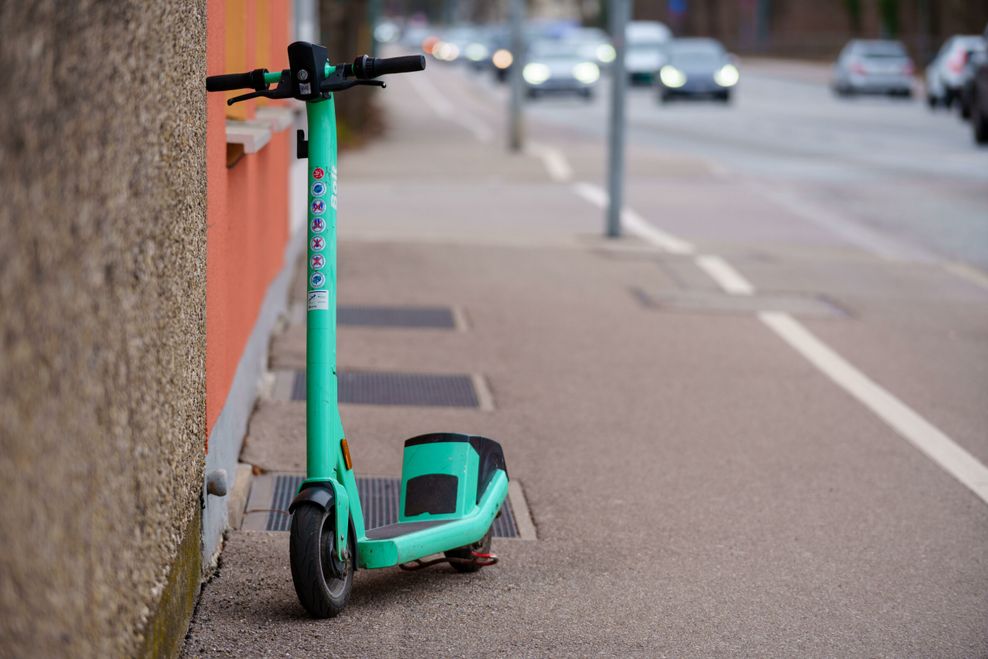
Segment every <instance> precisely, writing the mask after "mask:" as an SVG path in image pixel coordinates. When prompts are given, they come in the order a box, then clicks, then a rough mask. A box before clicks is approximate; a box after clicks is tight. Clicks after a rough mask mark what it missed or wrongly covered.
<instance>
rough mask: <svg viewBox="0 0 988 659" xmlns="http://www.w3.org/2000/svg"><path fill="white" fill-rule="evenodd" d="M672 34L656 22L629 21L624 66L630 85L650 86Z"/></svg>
mask: <svg viewBox="0 0 988 659" xmlns="http://www.w3.org/2000/svg"><path fill="white" fill-rule="evenodd" d="M671 39H672V32H671V31H670V30H669V28H668V27H666V26H665V25H664V24H662V23H659V22H658V21H631V22H630V23H628V27H627V30H626V31H625V43H626V48H627V53H626V54H625V56H624V65H625V68H626V69H627V71H628V79H629V80H630V81H631V84H633V85H634V84H645V85H650V84H652V83H653V82H654V80H655V75H656V73H658V71H659V69H660V68H662V65H663V64H664V63H665V47H666V45H668V43H669V41H670V40H671Z"/></svg>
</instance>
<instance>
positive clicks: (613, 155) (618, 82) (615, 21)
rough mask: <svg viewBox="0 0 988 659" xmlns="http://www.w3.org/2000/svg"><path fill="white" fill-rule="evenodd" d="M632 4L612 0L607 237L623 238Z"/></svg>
mask: <svg viewBox="0 0 988 659" xmlns="http://www.w3.org/2000/svg"><path fill="white" fill-rule="evenodd" d="M631 4H632V0H611V2H610V10H611V11H610V14H611V17H610V18H611V40H612V41H613V42H614V51H615V53H616V57H615V59H614V65H613V66H612V67H611V78H612V79H611V122H610V123H611V126H610V144H609V146H608V168H607V170H608V176H609V180H608V191H609V193H610V204H609V205H608V207H607V236H608V238H617V237H619V236H620V235H621V208H622V207H623V206H624V132H625V117H624V100H625V95H626V92H627V89H628V72H627V69H626V68H625V62H624V58H625V52H626V51H627V44H626V43H625V41H626V40H625V31H626V30H627V26H628V20H629V18H630V16H631Z"/></svg>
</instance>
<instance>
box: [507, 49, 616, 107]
mask: <svg viewBox="0 0 988 659" xmlns="http://www.w3.org/2000/svg"><path fill="white" fill-rule="evenodd" d="M522 79H523V80H524V81H525V89H526V93H527V95H528V97H529V98H535V97H537V96H541V95H542V94H547V93H571V94H579V95H581V96H583V97H584V98H586V99H588V100H589V99H592V98H593V94H594V88H595V87H596V85H597V81H598V80H600V67H599V66H597V63H596V62H594V61H593V60H592V59H591V58H588V57H587V56H586V54H585V49H584V48H583V45H582V44H581V42H579V41H575V40H569V39H567V40H543V41H536V42H535V43H533V44H532V46H531V48H529V51H528V59H527V62H526V64H525V68H523V69H522Z"/></svg>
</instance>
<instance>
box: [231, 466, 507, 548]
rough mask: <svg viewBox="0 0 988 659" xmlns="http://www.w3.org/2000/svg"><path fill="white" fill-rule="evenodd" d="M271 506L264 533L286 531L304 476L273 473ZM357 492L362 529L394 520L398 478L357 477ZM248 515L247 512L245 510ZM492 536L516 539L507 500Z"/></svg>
mask: <svg viewBox="0 0 988 659" xmlns="http://www.w3.org/2000/svg"><path fill="white" fill-rule="evenodd" d="M274 478H275V483H274V488H273V489H274V492H273V494H272V498H271V499H272V500H271V507H270V508H269V509H268V520H267V526H266V527H265V529H266V530H268V531H288V529H289V526H290V524H291V517H290V516H289V514H288V505H289V504H290V503H291V502H292V499H293V498H294V497H295V493H296V492H297V491H298V488H299V486H300V485H301V484H302V481H303V480H304V477H303V476H301V475H298V474H276V475H275V476H274ZM357 492H359V493H360V505H361V506H362V508H363V512H364V526H365V527H366V529H367V530H370V529H376V528H378V527H381V526H387V525H388V524H394V523H396V522H397V521H398V499H399V496H400V494H401V479H399V478H371V477H367V478H357ZM248 512H249V511H248ZM494 535H495V536H496V537H498V538H517V537H518V526H517V524H516V523H515V516H514V511H513V510H512V508H511V501H510V500H509V499H505V501H504V506H503V507H502V508H501V516H500V517H498V518H497V519H495V520H494Z"/></svg>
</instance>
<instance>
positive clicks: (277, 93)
mask: <svg viewBox="0 0 988 659" xmlns="http://www.w3.org/2000/svg"><path fill="white" fill-rule="evenodd" d="M291 97H292V89H291V82H290V81H289V78H288V76H287V75H286V74H285V73H284V72H282V74H281V78H279V79H278V84H277V86H276V87H275V88H274V89H258V90H257V91H253V92H251V93H249V94H242V95H240V96H234V97H233V98H231V99H230V100H228V101H227V102H226V104H227V105H233V104H234V103H240V102H242V101H249V100H250V99H252V98H291Z"/></svg>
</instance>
